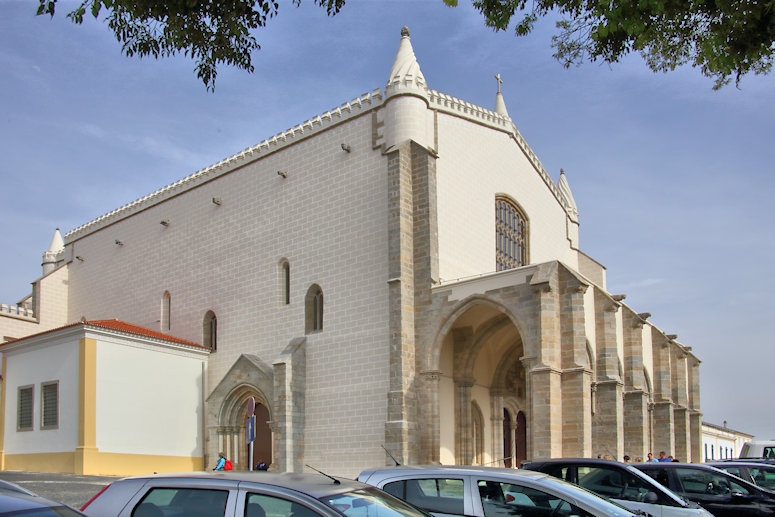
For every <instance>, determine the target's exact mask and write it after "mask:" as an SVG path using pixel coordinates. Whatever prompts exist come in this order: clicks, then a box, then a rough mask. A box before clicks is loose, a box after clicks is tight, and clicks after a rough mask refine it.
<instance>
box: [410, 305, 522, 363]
mask: <svg viewBox="0 0 775 517" xmlns="http://www.w3.org/2000/svg"><path fill="white" fill-rule="evenodd" d="M478 306H481V307H484V308H490V309H492V310H493V311H497V312H500V313H503V315H504V316H506V317H507V318H508V319H509V320H510V321H511V323H512V325H514V327H515V328H516V330H517V332H518V333H519V335H520V336H524V335H525V334H524V332H523V329H524V328H526V327H527V325H526V324H525V323H523V322H522V321H520V319H519V317H518V316H517V315H516V314H514V313H513V312H512V311H510V310H509V309H508V308H507V307H505V306H504V305H503V304H501V303H499V302H497V301H494V300H492V299H490V298H488V297H487V296H486V295H480V294H475V295H471V296H469V297H467V298H465V299H463V300H461V301H460V302H459V303H457V304H455V305H454V306H453V307H451V308H450V309H449V310H448V311H447V312H446V314H440V315H439V317H438V320H437V321H439V322H440V325H439V327H438V328H437V329H436V332H435V333H434V340H433V343H431V344H430V346H429V347H427V349H426V355H425V357H424V358H423V362H424V363H425V364H424V366H423V369H424V370H428V371H432V370H438V369H439V361H440V358H441V351H442V349H443V347H444V340H445V339H446V338H447V336H448V335H449V333H450V332H452V329H453V328H454V327H455V326H456V325H458V324H459V321H460V318H461V317H462V316H463V315H464V314H466V313H467V312H468V311H469V310H470V309H472V308H475V307H478ZM523 347H524V348H525V354H530V353H533V352H532V348H534V347H531V346H529V345H527V343H523Z"/></svg>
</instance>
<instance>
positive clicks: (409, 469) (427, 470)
mask: <svg viewBox="0 0 775 517" xmlns="http://www.w3.org/2000/svg"><path fill="white" fill-rule="evenodd" d="M416 472H422V473H423V474H429V475H435V474H443V475H447V476H449V475H460V476H463V475H470V474H482V475H507V476H514V475H516V476H524V477H531V478H536V479H539V478H545V477H547V475H546V474H544V473H542V472H535V471H532V470H524V469H510V468H506V467H484V466H475V465H396V466H394V467H375V468H371V469H367V470H364V471H363V472H361V474H360V475H359V476H358V478H362V477H368V476H372V475H375V474H401V473H416Z"/></svg>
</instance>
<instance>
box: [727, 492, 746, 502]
mask: <svg viewBox="0 0 775 517" xmlns="http://www.w3.org/2000/svg"><path fill="white" fill-rule="evenodd" d="M730 499H731V500H732V502H743V501H745V500H746V499H748V498H747V497H746V496H745V494H744V493H742V492H741V491H739V490H732V493H731V494H730Z"/></svg>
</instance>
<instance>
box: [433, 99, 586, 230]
mask: <svg viewBox="0 0 775 517" xmlns="http://www.w3.org/2000/svg"><path fill="white" fill-rule="evenodd" d="M428 101H429V104H430V108H431V109H433V110H436V111H439V112H442V113H448V114H450V115H453V116H456V117H461V118H464V119H467V120H471V121H473V122H476V123H478V124H482V125H484V126H488V127H491V128H493V129H497V130H499V131H504V132H506V133H508V134H509V135H510V136H511V138H512V139H513V140H514V141H515V142H516V144H517V145H518V146H519V148H520V149H521V150H522V152H523V153H524V154H525V157H527V159H528V160H529V161H530V163H531V164H532V165H533V167H534V168H535V170H536V172H537V173H538V174H539V175H540V176H541V179H542V180H543V181H544V183H545V184H546V186H547V187H548V188H549V190H550V191H551V192H552V194H554V197H555V198H557V201H558V202H559V203H560V206H562V207H564V208H565V211H566V212H567V213H568V215H569V216H570V217H571V218H572V219H573V220H578V211H577V210H576V208H575V206H574V205H575V203H573V204H570V203H569V202H568V199H567V197H566V196H565V195H563V193H562V192H561V191H560V188H559V187H558V185H557V184H556V183H555V182H554V181H553V180H552V177H551V176H550V175H549V173H548V172H547V171H546V169H545V168H544V166H543V164H542V163H541V160H539V159H538V155H537V154H536V153H535V152H534V151H533V149H531V148H530V145H528V143H527V140H525V137H523V136H522V133H520V132H519V129H517V126H515V125H514V122H512V120H511V118H510V117H509V116H507V115H501V114H500V113H497V112H495V111H492V110H489V109H487V108H483V107H481V106H477V105H476V104H472V103H470V102H467V101H464V100H461V99H458V98H456V97H452V96H451V95H448V94H446V93H441V92H439V91H436V90H430V91H429V98H428Z"/></svg>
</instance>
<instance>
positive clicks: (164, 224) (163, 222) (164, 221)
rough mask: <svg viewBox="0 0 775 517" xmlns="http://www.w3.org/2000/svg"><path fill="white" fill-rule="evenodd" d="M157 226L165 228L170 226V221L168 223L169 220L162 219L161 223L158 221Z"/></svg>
mask: <svg viewBox="0 0 775 517" xmlns="http://www.w3.org/2000/svg"><path fill="white" fill-rule="evenodd" d="M159 224H160V225H162V226H164V227H167V226H169V225H170V221H169V219H162V220H161V221H159Z"/></svg>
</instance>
